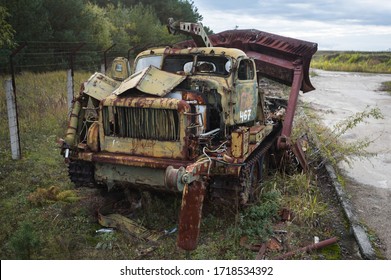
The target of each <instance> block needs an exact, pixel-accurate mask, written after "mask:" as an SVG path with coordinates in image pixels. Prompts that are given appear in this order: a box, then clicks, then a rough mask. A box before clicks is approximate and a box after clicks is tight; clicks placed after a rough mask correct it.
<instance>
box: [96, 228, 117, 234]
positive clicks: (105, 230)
mask: <svg viewBox="0 0 391 280" xmlns="http://www.w3.org/2000/svg"><path fill="white" fill-rule="evenodd" d="M95 232H96V233H112V232H114V229H113V228H101V229H98V230H96V231H95Z"/></svg>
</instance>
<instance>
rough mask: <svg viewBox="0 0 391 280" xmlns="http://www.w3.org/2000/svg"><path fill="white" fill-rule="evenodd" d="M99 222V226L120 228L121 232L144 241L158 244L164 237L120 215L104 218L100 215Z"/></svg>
mask: <svg viewBox="0 0 391 280" xmlns="http://www.w3.org/2000/svg"><path fill="white" fill-rule="evenodd" d="M98 221H99V224H101V225H102V226H104V227H111V228H118V229H119V230H121V231H124V232H126V233H128V234H130V235H131V236H133V237H135V238H137V239H139V240H142V241H148V242H156V241H157V240H158V239H159V238H160V237H162V236H163V234H162V233H159V232H155V231H151V230H148V229H146V228H144V227H143V226H141V225H139V224H138V223H137V222H135V221H133V220H131V219H129V218H126V217H125V216H122V215H120V214H109V215H106V216H104V215H102V214H101V213H99V214H98Z"/></svg>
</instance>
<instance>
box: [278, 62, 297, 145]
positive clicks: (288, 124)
mask: <svg viewBox="0 0 391 280" xmlns="http://www.w3.org/2000/svg"><path fill="white" fill-rule="evenodd" d="M302 82H303V65H302V64H298V65H296V67H295V69H294V71H293V83H292V87H291V92H290V94H289V100H288V108H287V109H286V114H285V119H284V124H283V127H282V132H281V136H280V137H279V138H278V142H277V145H278V148H279V149H286V148H288V147H289V144H288V143H287V140H288V139H289V137H290V136H291V133H292V126H293V118H294V116H295V111H296V104H297V99H298V97H299V91H300V87H301V84H302Z"/></svg>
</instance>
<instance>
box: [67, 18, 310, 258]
mask: <svg viewBox="0 0 391 280" xmlns="http://www.w3.org/2000/svg"><path fill="white" fill-rule="evenodd" d="M168 30H169V32H171V33H174V34H175V33H184V34H187V35H190V36H191V37H192V38H193V39H192V40H189V41H185V42H180V43H177V44H176V45H174V46H172V47H165V48H152V49H148V50H145V51H143V52H141V53H140V54H138V55H137V57H136V58H135V61H134V65H133V71H132V73H133V74H130V71H129V67H128V62H127V61H126V60H125V59H118V60H117V61H114V63H113V67H112V75H111V77H109V76H106V75H103V74H101V73H95V74H94V75H92V76H91V77H90V79H89V80H88V81H87V82H86V83H84V85H83V86H82V88H81V90H80V93H79V94H77V95H76V96H75V97H74V101H73V107H72V112H71V114H70V117H69V126H68V129H67V133H66V136H65V138H64V139H63V143H62V154H63V155H64V157H65V158H66V162H67V163H68V165H69V176H70V179H71V181H72V182H74V183H75V184H76V185H86V184H88V185H101V186H102V185H103V186H106V187H107V188H108V189H109V190H110V189H112V188H113V187H114V186H122V187H132V188H138V189H148V190H157V191H166V192H174V193H182V205H181V211H180V217H179V222H178V223H179V232H178V240H177V243H178V246H179V247H181V248H183V249H185V250H194V249H195V248H196V246H197V240H198V236H199V232H200V221H201V212H202V206H203V200H204V197H205V196H206V195H208V196H210V197H211V198H212V199H213V198H215V199H221V200H227V201H236V202H237V203H238V204H242V205H245V204H246V203H248V202H249V201H251V200H252V199H253V198H254V197H255V194H256V192H257V188H258V187H259V182H260V181H262V179H263V174H264V173H265V169H267V167H268V165H269V164H270V162H271V161H272V158H273V157H274V156H275V155H276V154H278V151H284V150H287V149H291V150H292V151H293V152H294V154H295V155H296V156H297V158H298V160H299V162H300V163H301V164H302V165H303V167H304V168H305V160H303V158H302V155H301V152H300V148H299V146H298V145H296V144H294V143H291V141H290V134H291V130H292V123H293V117H294V113H295V109H296V103H297V98H298V94H299V91H300V90H302V91H303V92H308V91H311V90H313V89H314V88H313V86H312V85H311V82H310V80H309V65H310V61H311V58H312V55H313V54H314V53H315V52H316V50H317V44H315V43H311V42H306V41H301V40H297V39H292V38H287V37H282V36H278V35H275V34H270V33H266V32H263V31H258V30H231V31H224V32H221V33H217V34H213V35H210V36H208V35H207V34H206V33H205V31H204V29H203V27H202V24H201V23H183V22H174V21H173V20H170V21H169V24H168ZM262 77H266V78H269V79H272V80H274V81H277V82H279V83H282V84H285V85H288V86H290V87H291V91H290V95H289V99H288V100H283V99H280V98H271V97H267V96H264V93H263V91H262V90H260V88H259V80H260V79H261V78H262Z"/></svg>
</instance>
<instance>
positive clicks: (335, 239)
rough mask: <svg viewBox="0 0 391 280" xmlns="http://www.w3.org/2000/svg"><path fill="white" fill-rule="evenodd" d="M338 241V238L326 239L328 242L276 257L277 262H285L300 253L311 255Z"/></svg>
mask: <svg viewBox="0 0 391 280" xmlns="http://www.w3.org/2000/svg"><path fill="white" fill-rule="evenodd" d="M337 241H338V238H337V237H333V238H330V239H326V240H323V241H320V242H319V243H314V244H311V245H308V246H305V247H303V248H300V249H297V250H294V251H291V252H288V253H285V254H283V255H280V256H278V257H276V258H275V260H284V259H287V258H290V257H292V256H294V255H296V254H298V253H303V252H307V253H309V252H311V251H313V250H317V249H321V248H323V247H326V246H329V245H332V244H334V243H336V242H337Z"/></svg>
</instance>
